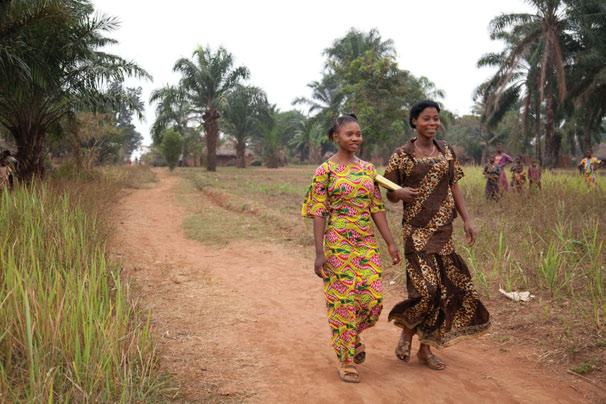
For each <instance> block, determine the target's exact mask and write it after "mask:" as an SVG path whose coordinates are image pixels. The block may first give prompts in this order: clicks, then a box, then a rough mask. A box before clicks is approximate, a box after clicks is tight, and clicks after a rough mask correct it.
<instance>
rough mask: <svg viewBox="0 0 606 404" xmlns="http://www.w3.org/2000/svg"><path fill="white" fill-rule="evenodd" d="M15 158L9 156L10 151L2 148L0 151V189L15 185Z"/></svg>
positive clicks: (11, 187)
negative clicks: (0, 151)
mask: <svg viewBox="0 0 606 404" xmlns="http://www.w3.org/2000/svg"><path fill="white" fill-rule="evenodd" d="M16 166H17V159H15V158H14V157H13V156H11V152H10V151H8V150H4V151H3V152H2V153H0V190H2V189H5V188H8V189H13V187H14V185H15V170H16Z"/></svg>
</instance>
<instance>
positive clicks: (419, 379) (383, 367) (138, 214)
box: [112, 170, 599, 403]
mask: <svg viewBox="0 0 606 404" xmlns="http://www.w3.org/2000/svg"><path fill="white" fill-rule="evenodd" d="M157 175H158V182H157V183H155V184H154V186H153V187H152V188H150V189H140V190H135V191H133V192H131V193H129V194H128V195H127V196H126V197H125V198H124V199H123V200H122V202H121V204H120V206H119V208H118V212H117V213H118V214H117V218H118V219H117V223H116V227H117V228H116V236H115V239H114V241H113V246H112V250H113V251H114V252H115V253H116V254H117V255H119V256H120V257H121V259H122V262H123V265H124V267H125V276H127V277H130V278H132V279H133V280H134V283H135V285H136V288H137V291H138V292H137V293H138V294H139V298H140V299H141V301H142V302H143V305H144V307H146V308H147V309H150V310H151V313H152V319H153V324H154V330H155V333H156V335H157V337H158V341H159V349H160V354H161V365H162V367H163V368H164V369H166V370H167V371H168V372H169V373H171V374H172V375H173V376H174V380H175V382H176V383H177V385H178V388H179V390H180V394H179V396H178V397H177V401H181V402H208V401H222V400H226V401H230V400H234V401H252V402H279V403H291V402H293V403H294V402H319V403H339V402H348V403H380V402H384V403H397V402H408V403H427V402H436V403H460V402H475V403H487V402H499V403H543V402H549V403H572V402H575V403H579V402H586V401H588V397H593V398H595V397H596V396H597V394H599V391H597V390H595V388H592V387H591V386H590V385H588V384H587V383H585V382H583V381H579V380H578V379H576V378H574V377H573V376H569V375H554V374H553V373H551V372H550V371H548V370H546V369H544V368H542V367H541V366H539V365H538V364H536V363H534V362H533V360H532V355H530V354H529V353H528V352H525V351H520V352H511V351H509V352H501V351H500V350H499V347H498V346H496V345H495V343H494V342H492V341H491V340H490V337H482V338H481V339H479V340H472V341H466V342H462V343H460V344H458V345H456V346H455V347H452V348H449V349H448V350H446V351H444V352H442V353H441V356H442V358H443V359H444V360H445V361H446V362H447V363H448V369H447V370H446V371H443V372H436V371H432V370H430V369H428V368H426V367H423V366H421V365H420V364H419V363H418V362H417V361H416V360H414V359H413V360H412V361H411V363H409V364H405V363H402V362H400V361H399V360H398V359H397V358H396V357H395V356H394V354H393V349H394V344H395V342H396V341H397V339H398V331H397V329H395V327H393V326H392V325H391V324H388V323H387V321H386V320H385V316H383V318H382V320H381V321H380V323H379V324H378V326H376V327H375V328H373V329H371V330H369V331H368V332H367V333H365V334H364V335H363V339H364V342H365V343H366V345H367V347H368V348H367V352H368V353H367V361H366V363H365V364H364V365H362V366H360V374H361V378H362V383H360V384H359V385H351V384H345V383H342V382H340V381H339V379H338V376H337V372H336V367H335V366H336V362H335V358H334V354H333V352H332V350H331V349H330V347H329V330H328V325H327V321H326V317H325V308H324V302H323V299H322V285H321V282H320V281H319V280H318V279H317V278H316V277H315V276H313V274H312V271H311V270H310V268H309V265H310V263H309V262H307V259H303V258H302V257H301V255H302V254H301V252H298V251H296V250H295V251H292V250H289V251H287V250H285V249H284V248H283V247H281V246H279V245H272V244H269V243H261V242H250V243H244V242H239V243H233V244H229V245H227V246H224V247H222V248H212V247H209V246H206V245H203V244H201V243H199V242H196V241H193V240H189V239H187V238H186V237H185V235H184V232H183V229H182V222H183V219H184V218H185V217H186V216H187V214H188V212H187V211H186V209H185V208H184V207H183V206H182V205H181V204H179V203H178V202H177V201H176V199H175V191H174V188H175V186H176V185H177V184H178V182H179V181H182V180H181V179H179V178H178V177H175V176H171V175H169V174H168V173H167V172H165V171H162V170H159V171H157ZM296 213H297V212H293V214H296ZM226 231H228V230H227V229H226ZM396 299H397V297H396V296H390V295H389V294H388V295H387V296H386V307H388V308H389V307H391V306H392V305H393V303H394V302H395V300H396ZM414 348H415V347H413V349H414Z"/></svg>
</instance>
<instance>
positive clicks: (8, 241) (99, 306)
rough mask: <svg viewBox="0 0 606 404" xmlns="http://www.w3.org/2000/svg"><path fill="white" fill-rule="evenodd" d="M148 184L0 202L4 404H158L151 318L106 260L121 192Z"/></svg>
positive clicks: (124, 173)
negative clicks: (113, 212) (111, 217)
mask: <svg viewBox="0 0 606 404" xmlns="http://www.w3.org/2000/svg"><path fill="white" fill-rule="evenodd" d="M63 174H65V173H63ZM150 175H151V172H150V171H149V170H141V169H137V168H135V169H132V170H125V169H120V170H110V171H108V172H106V173H104V174H99V173H97V174H92V175H88V176H87V178H84V177H83V176H82V175H81V174H79V175H78V177H79V178H78V179H74V178H73V177H72V179H69V180H68V179H66V178H65V176H62V177H61V178H62V179H61V180H57V179H51V180H49V181H46V182H34V183H32V184H30V185H28V186H18V187H16V188H15V189H14V190H13V191H12V192H2V193H0V268H1V269H0V308H1V310H0V402H22V401H23V402H32V403H36V402H53V401H59V402H149V401H152V400H155V399H158V397H160V393H161V392H162V389H163V386H164V383H165V382H164V377H163V376H162V375H160V374H159V371H158V368H157V364H156V354H155V349H154V343H153V340H152V336H151V332H150V325H149V321H148V318H147V315H145V314H144V313H142V312H141V311H140V309H139V308H138V307H137V306H136V305H134V304H133V303H132V300H131V298H130V296H129V286H128V284H127V283H125V282H124V281H123V280H122V279H121V277H120V268H118V267H117V266H116V265H115V264H114V263H112V262H111V260H110V259H109V258H108V253H107V251H106V242H107V240H108V236H109V234H110V223H109V221H108V219H109V212H111V209H112V206H113V205H114V204H115V203H116V201H117V195H119V191H120V190H121V189H122V188H123V187H125V186H135V185H136V184H141V183H144V182H146V181H149V180H150V179H151V178H150Z"/></svg>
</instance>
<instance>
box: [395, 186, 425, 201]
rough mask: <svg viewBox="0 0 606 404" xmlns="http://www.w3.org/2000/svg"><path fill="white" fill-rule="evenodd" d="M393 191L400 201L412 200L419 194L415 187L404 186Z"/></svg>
mask: <svg viewBox="0 0 606 404" xmlns="http://www.w3.org/2000/svg"><path fill="white" fill-rule="evenodd" d="M393 193H394V194H395V195H396V197H397V198H398V199H399V200H401V201H404V202H412V201H413V200H414V199H415V198H416V197H417V195H418V194H419V190H418V189H417V188H410V187H404V188H400V189H398V190H396V191H393Z"/></svg>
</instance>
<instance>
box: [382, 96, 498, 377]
mask: <svg viewBox="0 0 606 404" xmlns="http://www.w3.org/2000/svg"><path fill="white" fill-rule="evenodd" d="M439 113H440V107H439V105H438V104H437V103H435V102H433V101H423V102H420V103H418V104H416V105H415V106H414V107H413V108H412V109H411V111H410V125H411V126H412V127H413V128H414V129H415V130H416V133H417V137H416V138H414V139H412V140H410V141H409V142H407V143H406V144H405V145H403V146H401V147H400V148H398V149H397V150H396V151H395V152H394V154H393V155H392V156H391V158H390V160H389V164H388V166H387V168H386V170H385V177H386V178H387V179H389V180H391V181H393V182H395V183H396V184H398V185H400V186H402V187H403V188H401V189H399V190H397V191H390V192H388V193H387V198H388V199H389V200H390V201H391V202H399V201H402V202H403V206H404V215H403V220H402V229H403V236H404V252H405V255H406V261H407V266H406V286H407V290H408V298H407V299H406V300H404V301H402V302H400V303H398V304H396V305H395V306H394V308H393V309H392V310H391V312H390V313H389V320H390V321H393V322H394V324H395V325H396V326H398V327H400V328H402V335H401V337H400V341H399V343H398V345H397V348H396V355H397V357H398V358H400V359H401V360H403V361H405V362H408V361H409V360H410V349H411V341H412V337H413V336H414V335H415V334H416V335H417V336H418V338H419V341H420V343H421V346H420V348H419V352H418V353H417V356H418V358H419V360H420V361H421V362H423V363H424V364H426V365H427V366H428V367H430V368H431V369H435V370H441V369H444V368H445V367H446V365H445V364H444V362H442V361H441V360H440V359H439V358H438V357H437V356H435V355H433V353H432V352H431V347H436V348H443V347H447V346H450V345H452V344H454V343H455V342H457V341H458V340H460V339H461V338H462V337H468V336H473V335H478V334H481V333H483V332H484V331H486V330H487V329H488V327H489V326H490V320H489V314H488V311H487V310H486V309H485V308H484V305H483V304H482V303H481V302H480V300H479V296H478V294H477V292H476V290H475V289H474V287H473V283H472V280H471V275H470V273H469V269H468V268H467V266H466V265H465V262H464V261H463V259H462V258H461V257H460V256H459V255H458V254H456V253H455V249H454V244H453V241H452V222H453V220H454V218H455V217H456V214H457V212H458V213H459V215H460V216H461V218H462V219H463V227H464V230H465V234H466V236H467V241H468V243H469V244H470V245H472V244H473V243H474V242H475V238H476V231H475V229H474V227H473V225H472V223H471V219H470V217H469V214H468V213H467V209H466V207H465V202H464V200H463V195H462V192H461V189H460V187H459V185H458V181H459V180H460V179H461V177H463V170H462V169H461V166H460V165H459V162H458V161H457V159H456V156H455V153H454V151H453V150H452V148H451V147H450V146H447V145H446V144H445V143H444V142H443V141H438V140H435V136H436V133H437V131H438V128H439V127H440V116H439Z"/></svg>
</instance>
